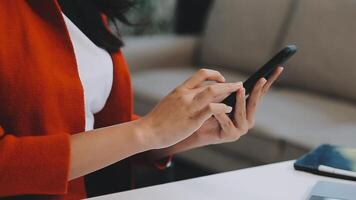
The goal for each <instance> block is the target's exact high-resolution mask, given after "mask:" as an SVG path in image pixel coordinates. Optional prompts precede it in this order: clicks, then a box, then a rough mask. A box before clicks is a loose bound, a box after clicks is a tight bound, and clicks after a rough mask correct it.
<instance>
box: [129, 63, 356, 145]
mask: <svg viewBox="0 0 356 200" xmlns="http://www.w3.org/2000/svg"><path fill="white" fill-rule="evenodd" d="M220 71H221V72H222V73H223V75H225V76H226V78H227V80H228V81H237V80H244V79H245V76H244V75H242V74H240V73H237V72H236V71H227V70H223V69H220ZM194 72H196V69H195V68H193V67H183V68H155V69H151V70H147V71H140V72H136V73H133V74H132V78H133V84H134V89H135V104H136V105H135V106H136V109H137V108H138V111H141V112H140V114H144V113H147V112H148V111H149V110H150V109H152V108H153V106H154V105H155V104H156V103H157V102H158V101H159V100H160V99H162V98H163V97H164V96H165V95H167V94H168V93H169V91H171V90H172V89H173V88H175V87H176V86H177V85H178V84H180V83H181V82H182V81H184V80H185V79H186V78H188V77H189V76H190V75H191V74H193V73H194ZM162 83H164V84H162ZM355 122H356V106H355V105H351V104H347V103H344V102H339V101H336V100H331V99H327V98H325V97H321V96H317V95H313V94H309V93H305V92H301V91H296V90H287V89H283V88H273V90H271V91H270V92H269V94H268V95H267V96H266V97H265V99H264V101H263V103H262V105H260V106H259V110H258V113H257V116H256V126H255V128H254V129H253V130H252V131H251V132H254V133H257V134H262V135H264V136H268V137H270V138H276V140H280V139H282V140H285V141H288V142H290V143H292V144H297V145H300V146H303V147H307V148H313V147H316V146H318V145H320V144H322V143H331V144H337V145H346V146H352V145H355V144H354V143H355V138H356V131H355V130H356V123H355Z"/></svg>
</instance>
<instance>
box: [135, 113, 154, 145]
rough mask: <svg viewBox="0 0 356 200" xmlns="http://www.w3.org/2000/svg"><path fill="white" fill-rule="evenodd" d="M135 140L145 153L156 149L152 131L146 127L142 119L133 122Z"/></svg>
mask: <svg viewBox="0 0 356 200" xmlns="http://www.w3.org/2000/svg"><path fill="white" fill-rule="evenodd" d="M133 123H134V135H135V140H136V141H137V142H138V143H139V144H140V146H142V147H143V148H144V149H145V151H149V150H152V149H156V148H157V147H156V145H155V142H154V140H155V138H154V137H153V136H154V133H153V132H154V131H153V130H152V127H150V126H147V125H146V124H147V123H145V120H144V118H140V119H138V120H135V121H133Z"/></svg>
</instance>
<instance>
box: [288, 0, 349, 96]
mask: <svg viewBox="0 0 356 200" xmlns="http://www.w3.org/2000/svg"><path fill="white" fill-rule="evenodd" d="M355 11H356V2H355V1H350V0H339V1H335V0H300V1H299V8H298V10H297V12H296V15H295V18H294V21H293V23H292V25H291V28H290V30H289V31H288V35H287V38H286V41H285V43H286V44H287V43H296V44H297V45H298V46H299V52H298V53H297V54H296V56H295V57H294V58H293V59H292V60H291V62H290V63H288V70H286V73H285V76H284V77H283V79H282V82H283V83H286V84H291V85H294V86H298V87H303V88H308V89H312V90H317V91H320V92H323V93H326V94H329V95H336V96H339V97H343V98H348V99H350V100H354V101H355V100H356V89H355V78H356V56H355V55H356V54H355V52H356V51H355V47H356V23H355V17H356V12H355Z"/></svg>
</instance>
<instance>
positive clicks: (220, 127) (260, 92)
mask: <svg viewBox="0 0 356 200" xmlns="http://www.w3.org/2000/svg"><path fill="white" fill-rule="evenodd" d="M282 71H283V68H282V67H279V68H277V69H276V71H275V72H274V73H273V74H272V76H271V77H270V78H269V79H268V81H266V80H265V79H264V78H262V79H260V80H259V81H258V82H257V84H256V85H255V87H254V89H253V91H252V93H251V95H250V96H249V98H248V99H247V105H246V100H245V90H244V88H242V87H241V88H239V89H238V91H237V97H236V99H237V101H236V107H235V113H234V119H230V118H229V117H228V116H227V115H226V114H224V113H214V114H213V116H211V117H210V118H209V119H207V120H206V121H205V122H204V123H203V125H202V126H201V127H200V128H199V129H198V130H197V131H196V132H195V133H194V134H193V135H191V136H190V137H188V138H187V139H185V140H183V141H181V142H179V143H178V144H176V145H173V146H171V147H169V148H165V149H161V150H159V151H157V152H152V153H151V157H152V158H153V159H158V158H161V157H164V156H167V155H172V154H175V153H179V152H182V151H186V150H189V149H193V148H196V147H201V146H206V145H210V144H219V143H225V142H233V141H236V140H237V139H239V138H240V137H241V136H243V135H244V134H246V133H247V132H248V130H249V129H251V128H252V127H253V126H254V124H255V113H256V109H257V106H258V105H259V103H260V102H261V100H262V98H263V97H264V95H265V94H266V93H267V92H268V90H269V89H270V87H271V85H272V84H273V83H274V82H275V80H276V79H277V78H278V77H279V76H280V74H281V73H282ZM225 97H226V96H225ZM225 97H223V96H221V97H218V99H216V102H221V101H222V100H223V99H224V98H225Z"/></svg>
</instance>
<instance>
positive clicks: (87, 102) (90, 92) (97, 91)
mask: <svg viewBox="0 0 356 200" xmlns="http://www.w3.org/2000/svg"><path fill="white" fill-rule="evenodd" d="M63 17H64V21H65V24H66V25H67V29H68V32H69V36H70V39H71V41H72V44H73V48H74V53H75V58H76V60H77V65H78V71H79V77H80V80H81V82H82V85H83V90H84V109H85V131H89V130H92V129H93V128H94V114H95V113H98V112H99V111H100V110H102V109H103V107H104V105H105V103H106V100H107V98H108V97H109V94H110V91H111V86H112V81H113V62H112V59H111V56H110V54H109V53H108V52H107V51H105V50H104V49H102V48H100V47H98V46H96V45H95V44H94V43H93V42H92V41H91V40H90V39H89V38H88V37H87V36H86V35H85V34H84V33H83V32H82V31H81V30H80V29H79V28H78V27H77V26H76V25H75V24H74V23H73V22H72V21H71V20H70V19H68V18H67V17H66V16H65V15H64V14H63Z"/></svg>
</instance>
